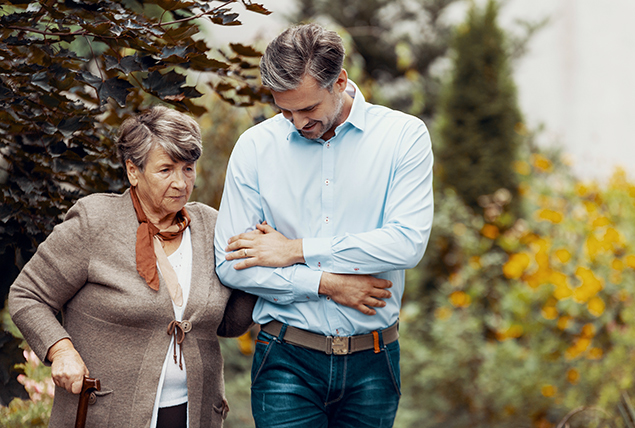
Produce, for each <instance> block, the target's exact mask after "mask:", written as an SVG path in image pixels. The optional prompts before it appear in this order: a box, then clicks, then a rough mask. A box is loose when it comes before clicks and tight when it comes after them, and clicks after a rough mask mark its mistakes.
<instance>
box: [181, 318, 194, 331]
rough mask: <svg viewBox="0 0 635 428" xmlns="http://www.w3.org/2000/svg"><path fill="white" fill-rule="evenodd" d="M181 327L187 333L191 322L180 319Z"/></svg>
mask: <svg viewBox="0 0 635 428" xmlns="http://www.w3.org/2000/svg"><path fill="white" fill-rule="evenodd" d="M181 328H182V329H183V333H189V332H190V330H192V323H191V322H189V321H188V320H183V321H181Z"/></svg>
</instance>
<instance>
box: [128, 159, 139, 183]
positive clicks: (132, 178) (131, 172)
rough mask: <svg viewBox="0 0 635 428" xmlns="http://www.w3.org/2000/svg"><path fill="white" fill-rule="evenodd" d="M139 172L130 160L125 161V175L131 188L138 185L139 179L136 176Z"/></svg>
mask: <svg viewBox="0 0 635 428" xmlns="http://www.w3.org/2000/svg"><path fill="white" fill-rule="evenodd" d="M140 173H141V172H140V171H139V168H137V166H136V165H135V164H134V163H132V161H131V160H130V159H128V160H126V174H127V175H128V181H129V182H130V185H131V186H133V187H134V186H136V185H137V183H139V177H138V175H139V174H140Z"/></svg>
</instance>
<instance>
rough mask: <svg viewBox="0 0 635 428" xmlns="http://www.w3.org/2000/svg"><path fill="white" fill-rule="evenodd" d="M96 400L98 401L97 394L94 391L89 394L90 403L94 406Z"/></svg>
mask: <svg viewBox="0 0 635 428" xmlns="http://www.w3.org/2000/svg"><path fill="white" fill-rule="evenodd" d="M96 401H97V394H95V391H93V392H91V393H90V395H89V396H88V404H90V405H91V406H92V405H93V404H95V402H96Z"/></svg>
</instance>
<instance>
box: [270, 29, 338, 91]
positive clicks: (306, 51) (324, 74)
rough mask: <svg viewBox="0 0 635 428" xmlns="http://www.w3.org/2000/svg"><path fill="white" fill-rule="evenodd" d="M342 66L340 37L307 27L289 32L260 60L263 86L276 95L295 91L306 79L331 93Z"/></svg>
mask: <svg viewBox="0 0 635 428" xmlns="http://www.w3.org/2000/svg"><path fill="white" fill-rule="evenodd" d="M343 64H344V45H343V43H342V39H341V38H340V36H339V35H338V34H337V33H336V32H335V31H329V30H326V29H324V28H322V27H321V26H319V25H317V24H305V25H298V26H295V27H291V28H288V29H287V30H285V31H284V32H283V33H282V34H280V35H279V36H278V37H276V38H275V39H273V40H272V41H271V43H269V46H267V49H266V51H265V54H264V56H263V57H262V59H261V60H260V75H261V77H262V83H263V85H265V86H267V87H268V88H269V89H271V90H272V91H276V92H284V91H289V90H293V89H296V88H297V87H298V86H300V83H301V82H302V79H303V78H304V76H305V75H309V76H311V77H313V78H314V79H315V80H317V82H318V84H319V86H320V87H321V88H326V89H328V90H329V91H331V90H332V89H333V84H334V83H335V82H336V81H337V77H338V76H339V74H340V72H341V71H342V65H343Z"/></svg>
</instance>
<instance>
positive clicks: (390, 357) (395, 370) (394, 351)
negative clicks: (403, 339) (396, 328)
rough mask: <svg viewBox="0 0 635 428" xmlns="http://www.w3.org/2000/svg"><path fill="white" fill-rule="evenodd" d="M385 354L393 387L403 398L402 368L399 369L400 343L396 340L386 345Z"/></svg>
mask: <svg viewBox="0 0 635 428" xmlns="http://www.w3.org/2000/svg"><path fill="white" fill-rule="evenodd" d="M384 354H385V355H386V363H387V364H388V371H389V372H390V377H391V378H392V382H393V385H394V386H395V391H396V392H397V394H399V396H400V397H401V368H400V367H399V358H400V350H399V341H398V340H395V341H394V342H392V343H390V344H388V345H386V347H385V348H384Z"/></svg>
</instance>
